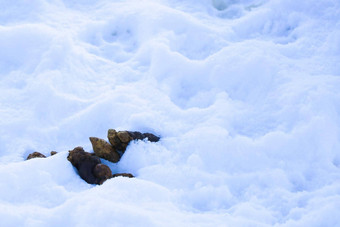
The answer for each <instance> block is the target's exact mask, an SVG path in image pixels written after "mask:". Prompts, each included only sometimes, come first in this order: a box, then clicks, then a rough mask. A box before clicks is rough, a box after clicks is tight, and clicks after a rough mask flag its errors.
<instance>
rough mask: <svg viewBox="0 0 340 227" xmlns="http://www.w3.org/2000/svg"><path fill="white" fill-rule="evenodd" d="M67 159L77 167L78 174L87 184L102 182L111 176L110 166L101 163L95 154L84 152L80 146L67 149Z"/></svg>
mask: <svg viewBox="0 0 340 227" xmlns="http://www.w3.org/2000/svg"><path fill="white" fill-rule="evenodd" d="M67 159H68V160H69V161H70V162H71V163H72V165H73V166H74V167H76V168H77V170H78V172H79V176H80V177H81V178H82V179H84V180H85V181H86V182H87V183H89V184H102V183H103V182H104V181H105V180H107V179H109V178H111V175H112V173H111V170H110V168H109V167H108V166H106V165H104V164H101V161H100V159H99V158H98V157H97V156H95V154H93V153H88V152H85V151H84V149H83V148H82V147H76V148H74V149H73V150H71V151H69V155H68V156H67ZM98 165H99V166H98ZM97 166H98V167H97Z"/></svg>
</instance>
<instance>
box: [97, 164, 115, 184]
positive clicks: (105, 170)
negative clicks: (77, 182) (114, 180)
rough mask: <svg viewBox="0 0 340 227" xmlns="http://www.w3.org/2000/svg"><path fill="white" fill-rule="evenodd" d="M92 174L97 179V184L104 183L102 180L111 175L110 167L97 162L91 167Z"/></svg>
mask: <svg viewBox="0 0 340 227" xmlns="http://www.w3.org/2000/svg"><path fill="white" fill-rule="evenodd" d="M93 174H94V176H95V177H97V178H98V179H99V182H98V183H99V184H102V183H104V181H106V180H107V179H110V178H111V177H112V172H111V170H110V168H109V167H108V166H107V165H104V164H97V165H96V166H95V167H94V169H93Z"/></svg>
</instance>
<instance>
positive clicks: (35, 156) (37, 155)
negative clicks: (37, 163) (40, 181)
mask: <svg viewBox="0 0 340 227" xmlns="http://www.w3.org/2000/svg"><path fill="white" fill-rule="evenodd" d="M32 158H46V156H45V155H43V154H41V153H39V152H36V151H35V152H33V153H32V154H29V155H28V156H27V159H26V160H29V159H32Z"/></svg>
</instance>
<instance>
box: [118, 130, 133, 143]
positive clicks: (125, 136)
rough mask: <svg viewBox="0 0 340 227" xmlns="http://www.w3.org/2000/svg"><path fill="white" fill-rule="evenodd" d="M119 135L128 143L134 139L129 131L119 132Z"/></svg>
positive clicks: (121, 139) (123, 141) (120, 138)
mask: <svg viewBox="0 0 340 227" xmlns="http://www.w3.org/2000/svg"><path fill="white" fill-rule="evenodd" d="M117 136H118V138H119V140H120V141H122V143H126V144H128V143H129V142H130V141H131V140H132V137H131V136H130V135H129V133H128V132H127V131H121V132H118V133H117Z"/></svg>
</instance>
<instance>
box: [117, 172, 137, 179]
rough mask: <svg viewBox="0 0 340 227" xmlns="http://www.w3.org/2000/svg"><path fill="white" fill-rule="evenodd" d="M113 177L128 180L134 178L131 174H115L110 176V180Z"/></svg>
mask: <svg viewBox="0 0 340 227" xmlns="http://www.w3.org/2000/svg"><path fill="white" fill-rule="evenodd" d="M114 177H128V178H134V176H133V175H132V174H131V173H115V174H113V175H112V178H114Z"/></svg>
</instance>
